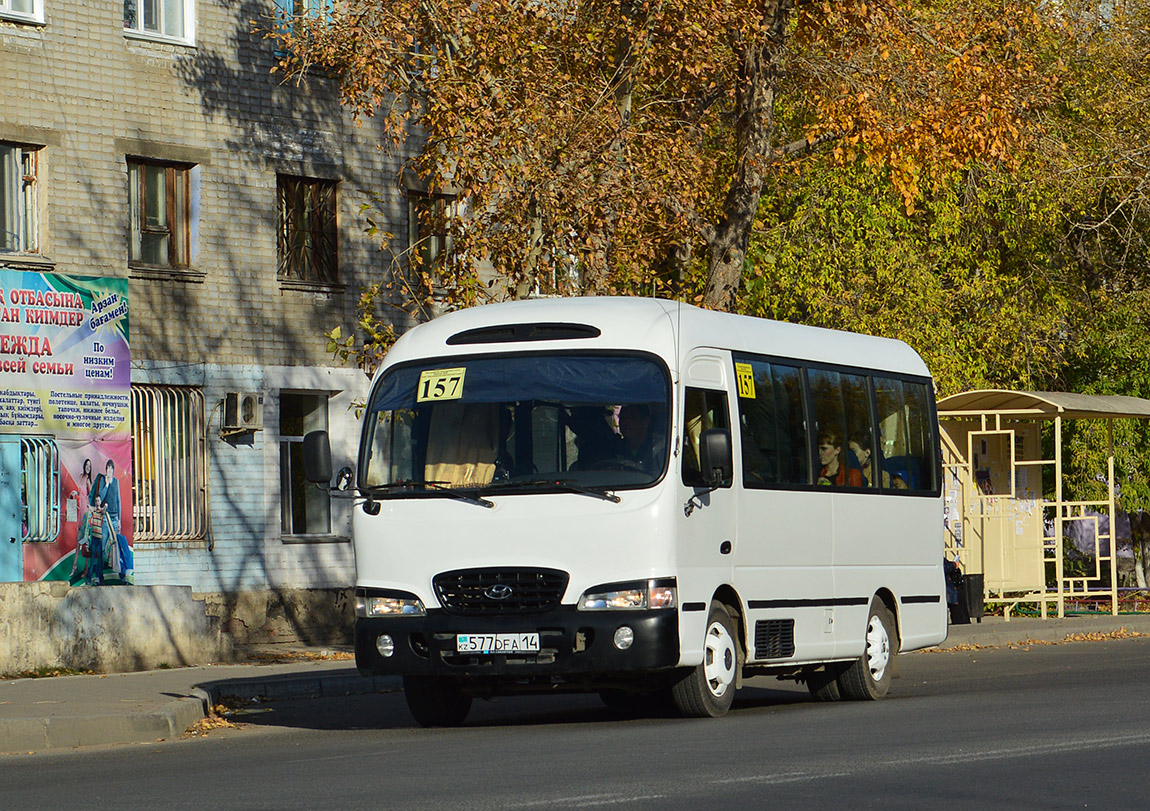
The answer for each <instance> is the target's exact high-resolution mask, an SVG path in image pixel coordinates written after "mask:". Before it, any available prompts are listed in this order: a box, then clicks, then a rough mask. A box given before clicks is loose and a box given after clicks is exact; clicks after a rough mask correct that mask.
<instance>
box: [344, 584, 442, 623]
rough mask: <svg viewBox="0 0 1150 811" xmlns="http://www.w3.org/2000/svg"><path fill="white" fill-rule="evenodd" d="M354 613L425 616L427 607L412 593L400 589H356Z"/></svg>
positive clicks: (369, 615)
mask: <svg viewBox="0 0 1150 811" xmlns="http://www.w3.org/2000/svg"><path fill="white" fill-rule="evenodd" d="M355 615H356V616H357V617H396V616H404V617H425V616H427V609H426V608H424V607H423V601H422V600H420V599H419V598H418V597H416V596H415V595H414V594H407V593H405V592H400V591H392V592H384V591H375V590H374V589H356V592H355Z"/></svg>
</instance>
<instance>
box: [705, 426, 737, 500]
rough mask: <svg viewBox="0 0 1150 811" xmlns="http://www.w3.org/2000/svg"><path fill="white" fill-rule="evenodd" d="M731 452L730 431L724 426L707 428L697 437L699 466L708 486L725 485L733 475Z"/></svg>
mask: <svg viewBox="0 0 1150 811" xmlns="http://www.w3.org/2000/svg"><path fill="white" fill-rule="evenodd" d="M734 465H735V463H734V460H733V456H732V454H731V432H730V431H729V430H727V429H726V428H708V429H707V430H706V431H703V433H702V435H700V437H699V467H700V468H702V470H701V473H702V474H703V481H704V482H706V483H707V486H708V487H726V486H728V485H729V484H730V483H731V478H732V476H733V475H734Z"/></svg>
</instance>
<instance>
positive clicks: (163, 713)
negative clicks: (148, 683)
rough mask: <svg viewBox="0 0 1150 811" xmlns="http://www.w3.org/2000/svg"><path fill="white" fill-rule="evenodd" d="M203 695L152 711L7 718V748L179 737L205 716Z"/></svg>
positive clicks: (25, 749)
mask: <svg viewBox="0 0 1150 811" xmlns="http://www.w3.org/2000/svg"><path fill="white" fill-rule="evenodd" d="M205 712H206V707H205V704H204V702H203V700H202V699H201V698H199V697H192V696H189V697H186V698H178V699H175V700H174V701H169V702H168V703H167V704H165V705H164V706H163V707H161V708H160V709H157V710H153V711H152V712H137V713H132V712H129V713H118V714H108V713H103V714H93V715H78V716H65V717H59V718H10V719H8V720H6V721H5V722H4V751H6V752H37V751H43V750H45V749H75V748H79V747H84V746H106V745H113V744H125V743H150V742H153V741H159V740H172V739H175V738H179V737H180V736H181V735H183V734H184V731H185V730H187V728H188V727H190V726H192V724H194V723H196V721H198V720H200V719H201V718H203V717H204V715H205Z"/></svg>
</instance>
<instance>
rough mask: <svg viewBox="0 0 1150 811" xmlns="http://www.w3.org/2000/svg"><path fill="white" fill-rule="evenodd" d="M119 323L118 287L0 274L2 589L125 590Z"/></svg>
mask: <svg viewBox="0 0 1150 811" xmlns="http://www.w3.org/2000/svg"><path fill="white" fill-rule="evenodd" d="M128 323H129V320H128V281H127V279H123V278H104V277H95V276H72V275H64V274H56V273H41V272H33V271H24V270H10V269H2V268H0V482H5V483H6V484H5V485H3V486H5V487H7V488H8V489H9V490H10V492H8V493H0V499H7V500H6V501H5V503H9V504H16V505H18V512H19V515H18V517H17V519H16V520H15V522H14V523H17V524H18V526H13V527H0V529H2V530H3V533H4V537H16V538H17V539H18V540H19V541H20V544H19V546H20V550H19V552H20V554H19V560H18V566H12V565H9V566H7V567H6V566H5V564H4V562H3V561H0V581H15V580H67V581H70V582H72V583H73V584H77V585H79V584H93V585H95V584H105V583H130V582H132V579H133V574H134V571H133V569H134V566H133V561H132V497H131V494H132V422H131V368H130V359H131V358H130V352H129V329H128ZM5 474H6V475H5ZM13 488H15V489H16V490H18V492H11V490H12V489H13ZM0 513H3V514H0V522H2V521H12V520H13V519H12V518H11V517H6V516H8V515H9V513H8V511H0ZM10 530H11V532H10ZM14 563H15V561H14ZM13 569H15V570H13Z"/></svg>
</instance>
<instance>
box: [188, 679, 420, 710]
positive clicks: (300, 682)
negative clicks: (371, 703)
mask: <svg viewBox="0 0 1150 811" xmlns="http://www.w3.org/2000/svg"><path fill="white" fill-rule="evenodd" d="M402 689H403V680H402V679H401V678H400V677H399V676H359V675H338V676H271V677H269V678H266V679H225V680H221V681H213V682H203V683H201V684H197V685H196V687H195V692H197V693H201V694H202V695H203V696H204V697H205V699H206V701H207V706H208V707H213V706H215V705H216V704H219V703H221V702H225V701H226V699H229V698H235V699H239V700H240V701H252V700H262V701H291V700H293V699H305V698H332V697H336V696H351V695H364V694H367V693H394V692H398V691H400V690H402Z"/></svg>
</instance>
